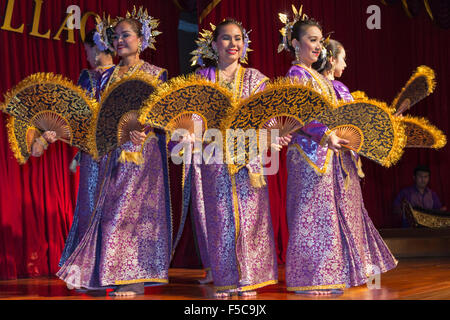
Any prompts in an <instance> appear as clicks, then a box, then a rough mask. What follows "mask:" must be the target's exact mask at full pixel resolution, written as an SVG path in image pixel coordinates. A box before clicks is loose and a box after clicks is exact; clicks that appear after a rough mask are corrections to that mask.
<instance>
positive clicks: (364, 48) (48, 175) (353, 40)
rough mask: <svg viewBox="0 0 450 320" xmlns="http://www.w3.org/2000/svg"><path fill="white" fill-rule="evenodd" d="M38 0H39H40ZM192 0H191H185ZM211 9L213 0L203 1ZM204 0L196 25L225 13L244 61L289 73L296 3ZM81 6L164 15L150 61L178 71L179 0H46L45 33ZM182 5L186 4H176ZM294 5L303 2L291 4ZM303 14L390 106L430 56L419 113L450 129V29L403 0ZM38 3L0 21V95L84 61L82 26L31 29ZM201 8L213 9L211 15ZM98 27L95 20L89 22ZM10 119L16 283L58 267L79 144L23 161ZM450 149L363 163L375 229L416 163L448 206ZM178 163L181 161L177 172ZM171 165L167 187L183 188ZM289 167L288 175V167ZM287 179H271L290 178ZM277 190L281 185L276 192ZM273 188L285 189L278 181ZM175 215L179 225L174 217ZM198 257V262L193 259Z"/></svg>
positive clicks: (2, 246) (181, 256)
mask: <svg viewBox="0 0 450 320" xmlns="http://www.w3.org/2000/svg"><path fill="white" fill-rule="evenodd" d="M11 1H12V0H9V1H8V0H0V26H2V25H3V23H4V19H5V13H6V7H7V4H8V3H9V2H11ZM37 2H39V1H37ZM188 2H189V1H188ZM177 3H178V6H177V5H176V4H177ZM209 3H212V4H213V5H212V6H210V7H208V4H209ZM209 3H208V1H206V0H202V1H198V5H199V8H200V9H202V10H199V11H198V13H199V15H200V13H204V12H209V14H207V15H205V17H204V18H203V20H202V23H201V25H200V28H206V27H208V28H209V22H213V23H216V24H217V23H218V22H220V21H221V20H222V19H223V18H225V17H235V18H236V19H238V20H240V21H242V22H243V24H244V26H245V27H246V28H247V29H252V33H251V40H252V44H251V46H252V48H253V49H254V50H255V51H254V52H251V53H250V59H249V66H251V67H254V68H257V69H259V70H261V71H262V72H264V73H265V74H266V75H267V76H269V77H271V78H274V77H280V76H284V75H285V73H286V71H287V70H288V68H289V67H290V62H291V58H290V57H289V55H288V54H287V53H285V52H284V53H281V54H277V53H276V50H277V46H278V41H279V33H278V30H279V29H280V28H281V23H280V22H279V20H278V12H286V13H288V12H291V9H290V6H291V3H292V2H291V1H287V0H279V1H259V0H245V1H239V0H222V1H209ZM73 4H75V5H78V6H80V8H81V11H82V14H83V13H85V12H88V11H93V12H96V13H99V14H101V13H102V12H103V11H105V12H107V13H109V14H111V16H112V17H115V16H116V15H124V14H125V13H126V11H127V10H131V9H132V6H133V4H135V5H136V6H139V5H141V4H142V5H144V6H145V7H147V8H148V9H149V11H150V13H151V15H153V16H154V17H156V18H159V19H160V21H161V24H160V27H159V30H161V31H162V32H163V34H162V35H160V36H158V38H157V49H158V51H157V52H155V51H151V52H150V51H147V52H146V53H145V55H144V59H146V60H148V61H150V62H152V63H154V64H156V65H158V66H161V67H164V68H167V69H168V70H169V75H170V76H171V77H172V76H176V75H177V74H178V70H179V65H178V48H177V27H178V8H180V7H184V1H175V0H174V1H162V0H160V1H155V0H154V1H150V0H146V1H144V0H142V1H132V2H128V3H127V2H125V1H120V0H109V1H106V0H99V1H95V2H94V1H87V0H70V1H69V0H58V1H57V0H44V1H43V2H42V13H41V18H40V26H39V31H40V33H46V31H47V30H49V29H50V30H51V38H53V37H54V35H55V34H56V32H57V30H58V29H59V27H60V26H61V24H62V22H63V21H64V18H65V15H66V13H65V12H66V8H67V7H68V6H69V5H73ZM180 4H181V5H180ZM295 4H296V5H297V7H298V6H299V4H300V2H295ZM301 4H303V5H304V10H305V12H306V13H307V14H308V15H310V16H313V17H315V18H316V19H318V20H319V21H321V22H322V24H323V26H324V29H325V31H326V32H328V31H334V34H333V37H334V38H336V39H338V40H340V41H341V42H342V43H343V44H344V46H345V48H346V51H347V57H348V58H347V63H348V68H347V70H346V71H345V73H344V76H343V78H342V79H341V80H342V81H343V82H344V83H345V84H347V86H348V87H349V88H350V89H351V90H352V91H355V90H363V91H365V92H366V93H367V94H368V95H369V96H370V97H373V98H377V99H380V100H384V101H387V102H391V101H392V100H393V99H394V97H395V95H396V94H397V93H398V92H399V91H400V89H401V88H402V87H403V85H404V84H405V83H406V81H407V80H408V79H409V77H410V75H411V73H412V71H413V70H414V69H415V68H416V67H417V66H419V65H421V64H425V65H428V66H430V67H431V68H433V69H434V70H435V71H436V74H437V88H436V90H435V92H434V93H433V94H432V95H431V96H430V97H428V98H427V99H425V100H424V101H422V102H421V103H419V104H418V105H416V106H415V107H414V108H413V110H412V111H411V113H412V114H415V115H418V116H425V117H427V118H429V119H430V121H431V122H433V123H434V124H435V125H437V126H438V127H439V128H441V129H442V130H444V132H448V127H449V117H448V115H447V111H448V105H449V102H450V101H449V94H448V88H449V80H448V77H446V75H448V74H450V66H449V64H448V57H449V56H450V52H449V46H450V44H449V41H448V39H449V30H445V29H443V28H439V27H437V26H436V25H435V24H434V23H433V21H431V19H430V18H429V16H428V13H427V12H426V10H421V11H419V13H418V14H417V15H416V16H415V17H414V18H413V19H410V18H408V17H407V16H406V15H405V14H404V9H403V7H402V5H401V4H400V3H398V4H393V5H390V6H385V5H383V4H381V3H380V2H377V1H369V0H358V1H356V0H340V1H337V0H315V1H312V0H304V1H301ZM373 4H378V5H379V7H380V9H381V29H380V30H369V29H368V28H367V27H366V20H367V18H368V17H369V14H367V13H366V10H367V8H368V6H370V5H373ZM34 6H35V1H34V0H17V1H15V4H14V12H13V19H12V26H13V27H14V28H18V27H19V26H20V25H22V24H24V32H23V33H15V32H11V31H6V30H2V29H0V41H1V43H2V47H1V49H0V61H3V62H4V63H3V64H2V67H1V76H0V93H4V92H6V91H7V90H9V89H10V88H12V87H13V86H14V85H15V84H17V83H18V82H19V81H20V80H22V79H23V78H25V77H26V76H28V75H30V74H32V73H35V72H54V73H58V74H63V75H65V76H66V77H68V78H70V79H72V80H73V81H76V80H77V78H78V74H79V72H80V70H81V69H83V68H86V67H87V62H86V60H85V54H84V50H83V46H82V44H81V40H80V39H79V32H78V31H75V39H76V44H70V43H67V42H65V40H66V39H67V32H66V31H63V32H62V35H61V39H62V40H61V41H56V40H48V39H41V38H38V37H34V36H31V35H29V33H30V32H31V28H32V24H33V16H34V11H33V10H34ZM205 9H208V10H207V11H205ZM88 26H89V27H88V28H87V29H88V30H89V28H90V27H92V26H93V25H92V19H90V22H89V24H88ZM5 120H6V116H5V115H3V114H0V182H1V192H0V279H14V278H19V277H30V276H40V275H49V274H54V273H55V272H56V271H57V269H58V267H57V264H58V261H59V257H60V254H61V252H62V249H63V246H64V241H65V238H66V236H67V233H68V230H69V228H70V225H71V222H72V216H73V210H74V207H75V202H76V192H77V186H78V177H77V176H76V175H72V174H70V173H69V170H68V166H69V163H70V161H71V160H72V157H73V155H74V154H75V152H76V151H75V150H74V149H73V148H69V147H67V146H66V145H64V144H62V143H56V144H55V145H52V146H50V147H49V149H48V150H47V152H46V154H45V155H44V156H43V157H41V158H39V159H30V160H29V162H28V163H27V164H26V165H24V166H19V165H18V164H17V162H16V160H15V158H14V157H13V155H12V153H11V151H10V149H9V147H8V141H7V136H6V130H5V125H4V123H5ZM448 150H449V148H448V147H445V148H444V149H443V150H441V151H434V150H417V149H411V150H407V151H406V152H405V155H404V156H403V158H402V159H401V161H400V162H399V163H398V164H397V165H396V166H395V167H392V168H389V169H386V168H382V167H380V166H379V165H377V164H375V163H373V162H370V161H363V163H364V171H365V173H366V178H365V179H364V180H363V182H362V188H363V196H364V199H365V205H366V208H367V210H368V211H369V215H370V216H371V218H372V220H373V222H374V223H375V225H376V226H377V227H378V228H389V227H396V226H398V221H396V220H395V219H394V218H393V217H392V215H391V209H392V208H391V206H392V201H393V198H394V197H395V195H396V193H397V192H398V191H399V190H400V189H401V188H402V187H405V186H407V185H409V184H411V183H412V170H413V168H414V167H415V166H416V165H417V164H418V163H419V162H420V163H425V164H428V165H429V166H430V167H431V170H432V179H431V183H430V186H431V188H432V189H433V190H435V191H436V192H437V193H438V195H439V196H440V197H441V200H442V201H443V202H444V203H445V204H447V205H448V204H449V203H448V202H449V201H448V199H449V198H450V197H449V195H450V191H449V189H448V188H446V187H445V186H446V180H447V179H448V177H449V169H448V166H447V163H448V161H449V151H448ZM172 170H174V171H175V173H176V170H177V169H174V168H172ZM179 174H180V172H178V173H176V174H174V175H173V177H172V179H171V180H172V187H173V188H174V189H175V190H178V189H176V188H179V187H174V185H177V181H178V180H177V179H178V178H177V175H179ZM283 174H285V173H283ZM283 181H285V178H283V179H280V180H278V182H276V181H274V178H272V181H270V183H271V185H272V184H274V183H283ZM272 190H274V189H273V188H272ZM275 190H280V188H277V189H275ZM172 196H173V201H172V204H173V210H174V218H175V219H176V218H177V214H179V212H178V211H179V209H180V203H179V192H173V193H172ZM283 198H284V195H282V194H281V195H280V194H277V193H276V192H275V191H271V194H270V201H271V213H272V219H273V222H274V229H275V233H276V239H277V241H278V249H279V252H278V253H279V261H280V262H281V263H282V262H283V261H284V251H285V248H286V240H287V236H288V234H287V228H286V219H285V212H284V208H283V201H281V199H283ZM175 222H176V221H175ZM186 226H187V229H186V230H185V234H184V236H183V239H182V242H180V245H179V249H178V250H177V253H176V256H175V262H177V263H176V264H177V266H182V265H183V264H184V265H186V266H194V265H196V263H198V262H196V261H198V259H194V258H193V254H192V253H193V252H194V250H195V249H194V248H193V247H192V244H193V243H194V241H193V239H192V231H191V230H190V228H191V225H190V221H187V223H186ZM194 260H195V261H194Z"/></svg>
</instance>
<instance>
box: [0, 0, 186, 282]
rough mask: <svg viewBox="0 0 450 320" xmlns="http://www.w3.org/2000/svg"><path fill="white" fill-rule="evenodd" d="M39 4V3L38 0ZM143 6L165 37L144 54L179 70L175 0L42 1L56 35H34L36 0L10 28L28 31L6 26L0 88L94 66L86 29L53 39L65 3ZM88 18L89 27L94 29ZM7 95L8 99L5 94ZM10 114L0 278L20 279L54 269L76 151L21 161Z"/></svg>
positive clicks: (115, 11)
mask: <svg viewBox="0 0 450 320" xmlns="http://www.w3.org/2000/svg"><path fill="white" fill-rule="evenodd" d="M11 2H12V1H11V0H9V1H7V0H0V25H1V26H3V24H4V20H5V14H6V8H7V4H8V3H11ZM38 2H39V1H38ZM133 4H135V5H136V6H139V5H143V6H144V7H145V8H148V10H149V13H150V14H151V15H152V16H154V17H155V18H158V19H160V26H159V30H160V31H162V32H163V33H162V35H160V36H158V37H157V38H156V40H157V44H156V47H157V49H158V51H152V52H150V50H147V51H146V52H145V54H144V56H143V58H144V59H145V60H147V61H149V62H151V63H153V64H155V65H158V66H161V67H164V68H166V69H168V71H169V76H175V75H177V74H178V68H179V67H178V45H177V27H178V14H179V11H178V9H177V7H176V6H175V4H174V3H173V2H172V1H163V0H158V1H155V0H153V1H150V0H146V1H144V0H143V1H132V2H130V1H120V0H98V1H87V0H44V1H43V2H42V11H41V17H40V26H39V32H40V33H41V34H45V33H46V32H47V30H49V29H50V30H51V39H42V38H39V37H35V36H31V35H29V33H30V32H31V29H32V23H33V17H34V7H35V1H33V0H18V1H15V3H14V11H13V19H12V23H11V25H12V27H14V28H18V27H20V26H21V25H22V24H24V31H23V33H16V32H11V31H6V30H1V29H0V41H1V43H2V46H1V49H0V61H2V62H3V63H2V66H1V72H0V74H1V75H0V93H1V94H3V93H5V92H6V91H7V90H9V89H10V88H12V87H13V86H14V85H16V84H17V83H18V82H19V81H20V80H22V79H23V78H25V77H26V76H28V75H30V74H33V73H36V72H54V73H56V74H62V75H64V76H66V77H68V78H69V79H71V80H72V81H74V82H76V81H77V80H78V75H79V73H80V71H81V69H83V68H87V67H88V64H87V61H86V58H85V53H84V49H83V45H82V42H81V39H80V33H79V31H78V30H75V41H76V44H71V43H67V42H66V41H65V40H66V39H67V32H66V31H63V32H62V34H61V41H56V40H53V39H52V38H53V37H54V35H55V34H56V33H57V31H58V30H59V28H60V26H61V24H62V23H63V21H64V19H65V17H66V10H67V7H69V6H70V5H78V6H79V7H80V8H81V14H82V15H83V14H84V13H86V12H88V11H92V12H95V13H98V14H100V15H102V13H103V12H106V13H108V14H110V15H111V17H116V16H118V15H120V16H123V15H125V14H126V12H127V10H129V11H131V10H132V9H133ZM93 23H94V20H93V18H90V19H89V23H88V26H87V28H86V29H87V31H88V30H90V29H91V28H92V27H93V26H94V24H93ZM1 100H3V99H1ZM6 117H7V116H6V115H4V114H0V181H1V187H0V188H1V192H0V279H14V278H19V277H30V276H40V275H48V274H54V273H55V272H56V271H57V270H58V262H59V258H60V255H61V252H62V249H63V247H64V241H65V238H66V236H67V234H68V231H69V228H70V225H71V223H72V217H73V211H74V208H75V202H76V196H77V188H78V176H77V175H73V174H71V173H69V170H68V168H69V164H70V162H71V160H72V158H73V156H74V155H75V153H76V150H74V149H73V148H70V147H68V146H67V145H65V144H63V143H56V144H54V145H51V146H50V147H49V149H48V150H47V152H46V153H45V155H44V156H42V157H41V158H39V159H30V160H29V161H28V163H27V164H26V165H23V166H19V165H18V164H17V161H16V159H15V158H14V157H13V154H12V152H11V150H10V148H9V146H8V140H7V133H6V129H5V122H6Z"/></svg>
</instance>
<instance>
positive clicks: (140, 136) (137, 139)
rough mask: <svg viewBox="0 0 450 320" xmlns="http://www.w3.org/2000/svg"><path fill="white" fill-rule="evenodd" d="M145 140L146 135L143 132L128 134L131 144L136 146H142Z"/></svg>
mask: <svg viewBox="0 0 450 320" xmlns="http://www.w3.org/2000/svg"><path fill="white" fill-rule="evenodd" d="M146 138H147V135H146V134H145V133H144V132H140V131H136V130H134V131H131V132H130V139H131V142H132V143H133V144H134V145H136V146H139V145H141V144H143V143H144V141H145V139H146Z"/></svg>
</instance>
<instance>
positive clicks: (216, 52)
mask: <svg viewBox="0 0 450 320" xmlns="http://www.w3.org/2000/svg"><path fill="white" fill-rule="evenodd" d="M212 49H213V59H214V61H215V62H216V63H218V62H219V52H218V51H217V48H214V47H213V48H212Z"/></svg>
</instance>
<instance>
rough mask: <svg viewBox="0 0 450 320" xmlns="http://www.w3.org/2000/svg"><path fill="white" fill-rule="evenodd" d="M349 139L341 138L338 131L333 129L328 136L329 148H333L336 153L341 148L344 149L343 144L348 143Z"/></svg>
mask: <svg viewBox="0 0 450 320" xmlns="http://www.w3.org/2000/svg"><path fill="white" fill-rule="evenodd" d="M348 143H349V141H348V140H345V139H342V138H339V137H338V136H337V135H336V133H335V132H334V131H333V132H332V133H331V134H330V136H329V137H328V148H330V149H331V150H333V152H334V153H336V154H337V153H339V150H341V149H342V144H348Z"/></svg>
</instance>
